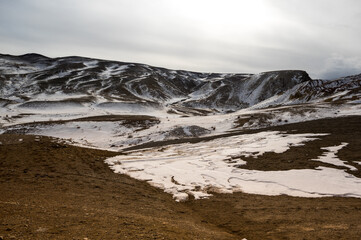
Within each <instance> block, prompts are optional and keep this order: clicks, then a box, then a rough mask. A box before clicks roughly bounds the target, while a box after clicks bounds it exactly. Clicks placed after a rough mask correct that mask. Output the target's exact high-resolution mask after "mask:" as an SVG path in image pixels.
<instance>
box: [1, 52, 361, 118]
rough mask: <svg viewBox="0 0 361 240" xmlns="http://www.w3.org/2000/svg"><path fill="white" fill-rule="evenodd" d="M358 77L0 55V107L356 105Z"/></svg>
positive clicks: (191, 109) (202, 111)
mask: <svg viewBox="0 0 361 240" xmlns="http://www.w3.org/2000/svg"><path fill="white" fill-rule="evenodd" d="M360 89H361V74H359V75H354V76H347V77H343V78H338V79H333V80H321V79H311V78H310V76H309V75H308V74H307V72H305V71H301V70H282V71H271V72H262V73H258V74H249V73H199V72H191V71H184V70H169V69H165V68H160V67H153V66H149V65H145V64H139V63H125V62H117V61H107V60H100V59H91V58H85V57H76V56H75V57H62V58H49V57H45V56H42V55H39V54H34V53H32V54H25V55H21V56H12V55H4V54H0V106H2V107H9V106H13V107H17V108H40V109H41V108H57V107H63V106H72V107H81V106H92V107H96V108H104V109H107V108H110V109H123V108H138V109H139V110H140V111H142V110H144V109H147V108H155V109H160V108H167V109H168V112H170V113H175V114H193V115H207V114H210V113H225V112H234V111H237V110H240V109H244V108H249V107H270V106H279V105H289V104H299V103H308V102H315V101H323V102H335V103H340V102H343V101H347V102H358V101H360V97H361V91H360Z"/></svg>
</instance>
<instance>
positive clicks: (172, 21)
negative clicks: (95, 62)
mask: <svg viewBox="0 0 361 240" xmlns="http://www.w3.org/2000/svg"><path fill="white" fill-rule="evenodd" d="M29 52H36V53H40V54H43V55H46V56H50V57H60V56H69V55H79V56H87V57H94V58H102V59H112V60H119V61H125V62H140V63H146V64H150V65H154V66H160V67H167V68H172V69H185V70H193V71H203V72H236V73H242V72H250V73H256V72H262V71H269V70H279V69H303V70H306V71H307V72H308V73H309V74H310V75H311V77H313V78H336V77H339V76H345V75H350V74H356V73H361V1H360V0H0V53H4V54H15V55H19V54H24V53H29Z"/></svg>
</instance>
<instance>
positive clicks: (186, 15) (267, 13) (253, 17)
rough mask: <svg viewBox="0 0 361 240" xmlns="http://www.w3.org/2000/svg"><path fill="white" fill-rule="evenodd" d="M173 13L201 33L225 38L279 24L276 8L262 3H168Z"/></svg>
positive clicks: (232, 0) (255, 0) (234, 0)
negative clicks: (200, 30) (236, 33)
mask: <svg viewBox="0 0 361 240" xmlns="http://www.w3.org/2000/svg"><path fill="white" fill-rule="evenodd" d="M169 4H170V5H171V8H172V10H173V11H172V12H173V14H176V15H178V17H181V18H182V19H184V20H185V21H187V23H193V25H195V26H197V27H198V28H199V29H202V32H205V33H208V34H212V33H213V35H217V36H222V35H227V34H232V35H233V34H234V33H235V32H240V33H243V34H245V35H246V34H252V33H254V32H258V31H263V30H267V29H268V28H269V27H270V26H272V25H274V24H276V23H278V22H279V20H280V19H279V18H278V17H277V15H276V12H275V11H274V9H272V8H271V7H270V6H268V4H267V3H266V2H265V1H263V0H252V1H240V0H238V1H237V0H224V1H217V0H197V1H191V0H185V1H169Z"/></svg>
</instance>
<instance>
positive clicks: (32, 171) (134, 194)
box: [0, 117, 361, 240]
mask: <svg viewBox="0 0 361 240" xmlns="http://www.w3.org/2000/svg"><path fill="white" fill-rule="evenodd" d="M271 130H280V131H294V130H297V132H299V133H304V132H308V133H322V132H323V133H331V135H329V136H327V137H325V138H323V139H322V141H320V142H319V143H316V147H315V145H314V144H307V145H305V146H304V147H302V148H294V149H292V148H291V149H290V150H289V151H287V152H286V153H284V154H281V155H280V156H279V157H277V156H276V155H275V154H269V155H267V154H266V155H265V156H264V157H262V158H260V159H259V162H258V163H252V161H254V160H252V159H248V160H247V163H248V166H249V168H252V169H263V168H265V165H266V164H268V165H269V166H268V167H267V168H269V167H270V168H271V169H272V168H276V166H278V168H280V169H279V170H282V169H292V168H314V167H317V166H316V165H315V164H309V165H307V166H303V164H305V163H304V162H301V161H300V160H297V159H300V156H306V155H310V157H313V155H315V156H319V154H320V153H319V152H317V153H316V152H315V151H316V149H318V150H317V151H319V149H320V147H323V145H324V146H330V145H333V144H339V143H341V142H347V143H349V145H348V146H346V147H345V148H344V149H342V151H340V152H339V157H340V158H342V159H343V160H344V161H347V162H348V163H350V164H351V163H354V161H361V152H360V149H361V138H360V136H361V135H360V134H361V117H344V118H335V119H325V120H316V121H312V122H304V123H297V124H290V125H284V126H279V127H273V128H271ZM0 142H1V144H0V189H1V194H0V216H1V217H0V236H1V237H2V238H3V239H243V238H246V239H248V240H251V239H359V237H360V236H361V223H360V219H361V199H360V198H343V197H325V198H300V197H290V196H285V195H281V196H262V195H252V194H245V193H234V194H215V195H214V196H212V197H210V198H209V199H203V200H189V201H187V202H181V203H178V202H175V201H174V200H173V199H172V196H171V195H170V194H166V193H164V192H163V191H162V190H161V189H157V188H154V187H151V186H150V185H149V184H147V183H146V182H142V181H138V180H135V179H132V178H130V177H128V176H125V175H121V174H115V173H114V172H113V171H112V170H111V169H110V168H109V166H108V165H107V164H105V163H104V159H105V158H108V157H111V156H115V155H116V154H117V153H114V152H108V151H101V150H95V149H86V148H80V147H75V146H70V145H66V144H64V143H61V142H59V141H58V140H56V139H53V138H49V137H36V136H31V135H17V134H3V135H0ZM321 143H322V144H321ZM321 145H322V146H321ZM267 157H268V158H269V159H273V160H278V161H279V162H278V163H277V164H273V165H272V162H273V161H272V162H270V161H267ZM291 158H292V159H295V160H294V161H291V162H290V161H288V160H289V159H291ZM262 163H263V165H262ZM260 164H261V165H260ZM301 165H302V166H301ZM354 166H355V167H358V166H357V165H354ZM360 166H361V165H360ZM353 175H354V176H356V177H360V168H359V167H358V170H357V171H354V172H353Z"/></svg>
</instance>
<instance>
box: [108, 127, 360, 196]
mask: <svg viewBox="0 0 361 240" xmlns="http://www.w3.org/2000/svg"><path fill="white" fill-rule="evenodd" d="M322 135H324V134H285V133H281V132H274V131H272V132H260V133H255V134H245V135H239V136H232V137H225V138H218V139H215V140H212V141H207V142H199V143H195V144H178V145H170V146H166V147H158V148H151V149H144V150H137V151H133V152H129V153H128V155H119V156H116V157H112V158H109V159H107V160H106V162H107V163H108V164H109V165H110V166H111V168H112V169H113V170H114V171H115V172H116V173H122V174H127V175H129V176H131V177H133V178H136V179H139V180H145V181H147V182H148V183H150V184H151V185H153V186H156V187H159V188H162V189H164V191H165V192H167V193H170V194H172V195H173V197H174V199H175V200H176V201H185V200H187V199H188V198H189V196H190V195H191V196H193V197H194V198H195V199H199V198H205V197H209V196H211V193H212V192H220V193H233V192H238V191H242V192H246V193H254V194H264V195H280V194H287V195H291V196H299V197H322V196H351V197H361V187H360V186H361V179H359V178H356V177H354V176H353V175H350V174H348V173H346V172H344V171H343V170H338V169H333V168H326V167H319V168H317V169H316V170H310V169H304V170H288V171H255V170H246V169H241V168H238V167H237V166H238V165H242V164H245V162H244V161H242V160H240V159H238V158H239V157H240V158H242V157H243V156H255V157H257V156H260V155H262V154H263V153H265V152H275V153H282V152H285V151H286V150H287V149H289V147H291V146H299V145H302V144H303V143H304V142H307V141H312V140H315V139H316V137H318V136H322ZM333 151H337V149H334V148H331V149H330V152H331V153H333V154H334V152H333ZM332 158H333V159H335V157H334V156H332Z"/></svg>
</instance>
